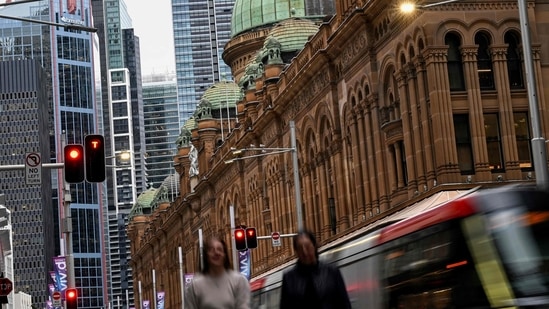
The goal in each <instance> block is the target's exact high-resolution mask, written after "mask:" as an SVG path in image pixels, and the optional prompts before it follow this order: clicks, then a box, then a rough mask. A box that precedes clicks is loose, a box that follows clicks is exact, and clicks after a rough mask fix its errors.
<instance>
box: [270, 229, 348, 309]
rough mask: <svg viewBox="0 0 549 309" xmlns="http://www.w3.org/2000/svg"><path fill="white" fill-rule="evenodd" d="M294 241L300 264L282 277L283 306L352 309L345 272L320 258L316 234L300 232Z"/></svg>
mask: <svg viewBox="0 0 549 309" xmlns="http://www.w3.org/2000/svg"><path fill="white" fill-rule="evenodd" d="M293 244H294V250H295V251H296V253H297V263H296V265H295V266H294V267H293V268H292V269H290V270H288V271H287V272H285V273H284V275H283V277H282V292H281V296H280V309H293V308H299V309H306V308H315V309H350V308H351V302H350V301H349V295H348V294H347V289H346V288H345V282H344V281H343V276H342V275H341V272H340V271H339V269H338V268H337V267H335V266H332V265H329V264H325V263H321V262H319V261H318V246H317V242H316V238H315V236H314V234H313V233H311V232H310V231H302V232H299V233H298V234H297V235H296V236H294V239H293Z"/></svg>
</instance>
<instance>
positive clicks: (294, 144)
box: [225, 120, 303, 231]
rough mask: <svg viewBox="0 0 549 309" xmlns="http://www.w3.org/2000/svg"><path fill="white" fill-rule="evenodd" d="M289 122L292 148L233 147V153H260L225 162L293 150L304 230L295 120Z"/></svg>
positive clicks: (298, 211)
mask: <svg viewBox="0 0 549 309" xmlns="http://www.w3.org/2000/svg"><path fill="white" fill-rule="evenodd" d="M289 124H290V139H291V146H290V148H265V147H255V145H252V146H251V147H250V148H244V149H236V148H233V149H232V154H233V155H240V154H242V153H243V152H245V151H260V153H257V154H253V155H249V156H244V157H235V158H233V159H230V160H226V161H225V164H231V163H233V162H235V161H240V160H244V159H250V158H257V157H264V156H268V155H273V154H281V153H286V152H291V153H292V164H293V170H294V193H295V208H296V217H297V230H298V231H302V230H303V212H302V209H301V184H300V181H299V166H298V159H297V142H296V137H295V122H294V121H293V120H290V122H289Z"/></svg>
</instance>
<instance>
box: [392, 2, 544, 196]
mask: <svg viewBox="0 0 549 309" xmlns="http://www.w3.org/2000/svg"><path fill="white" fill-rule="evenodd" d="M457 1H460V0H447V1H441V2H436V3H429V4H426V5H417V4H415V3H413V2H405V3H402V4H401V5H400V11H401V12H403V13H411V12H413V11H414V10H415V9H416V8H428V7H432V6H437V5H442V4H447V3H451V2H457ZM518 7H519V20H520V29H521V35H522V48H523V54H524V68H525V73H526V84H527V91H528V108H529V110H530V118H531V119H532V121H531V125H532V140H531V145H532V155H533V158H532V159H533V163H534V171H535V172H536V184H537V186H538V188H539V189H542V190H546V189H549V171H548V169H547V154H546V149H545V147H546V146H545V142H546V141H545V138H544V137H543V136H542V131H541V124H540V113H539V105H538V101H537V97H538V95H537V90H536V76H535V72H534V62H533V60H532V43H531V42H530V27H529V25H528V23H529V22H528V14H527V11H526V0H518Z"/></svg>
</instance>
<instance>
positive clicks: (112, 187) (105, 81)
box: [91, 0, 147, 308]
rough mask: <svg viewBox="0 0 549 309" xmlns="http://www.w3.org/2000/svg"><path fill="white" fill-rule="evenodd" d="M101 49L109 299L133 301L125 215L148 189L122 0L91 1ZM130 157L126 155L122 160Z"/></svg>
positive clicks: (132, 51)
mask: <svg viewBox="0 0 549 309" xmlns="http://www.w3.org/2000/svg"><path fill="white" fill-rule="evenodd" d="M91 2H92V6H93V16H94V22H95V26H96V27H97V28H98V29H99V31H98V32H97V33H98V37H99V42H100V45H101V47H100V53H101V71H102V75H101V86H102V88H103V89H106V91H105V92H104V93H103V122H104V123H105V137H106V145H107V149H106V155H107V158H108V160H109V161H108V162H109V168H108V170H107V173H108V175H110V176H109V177H107V188H108V189H107V190H108V203H107V210H106V213H107V219H106V220H107V221H108V239H107V241H108V257H107V260H108V261H109V262H108V269H109V303H110V304H111V306H114V307H117V306H119V307H124V308H128V307H130V306H133V304H134V291H133V289H132V277H131V268H130V266H129V265H130V263H129V262H130V243H129V241H127V240H126V237H125V235H126V233H125V230H126V221H127V220H126V217H127V214H128V212H129V211H130V209H131V207H132V206H133V205H134V204H135V202H136V199H137V195H138V194H140V193H141V192H142V191H144V190H145V189H146V187H147V174H146V173H147V168H146V162H145V154H146V152H145V131H144V130H143V128H144V119H143V99H142V96H141V71H140V53H139V38H138V37H136V36H135V35H134V32H133V29H132V21H131V17H130V16H129V14H128V11H127V8H126V4H125V3H124V1H122V0H106V1H103V0H92V1H91ZM124 155H128V156H129V159H123V156H124Z"/></svg>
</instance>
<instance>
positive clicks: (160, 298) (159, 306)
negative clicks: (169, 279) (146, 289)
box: [156, 291, 165, 309]
mask: <svg viewBox="0 0 549 309" xmlns="http://www.w3.org/2000/svg"><path fill="white" fill-rule="evenodd" d="M164 296H165V293H164V291H159V292H156V309H164Z"/></svg>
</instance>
